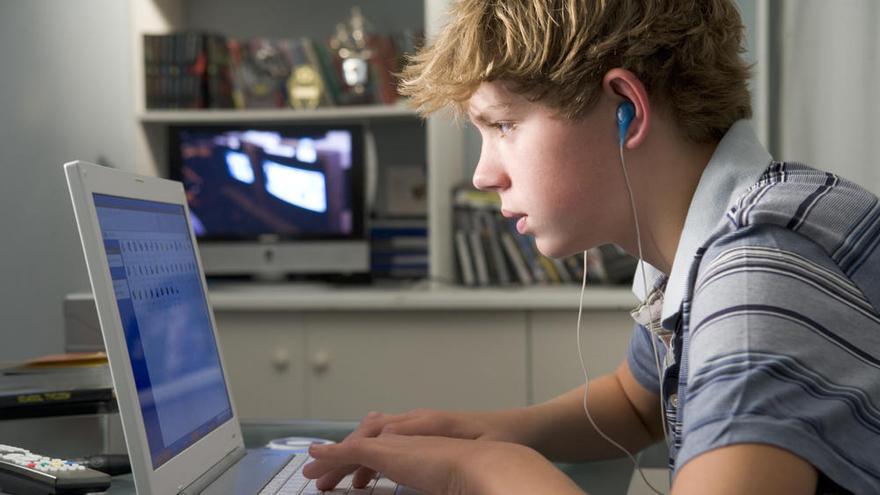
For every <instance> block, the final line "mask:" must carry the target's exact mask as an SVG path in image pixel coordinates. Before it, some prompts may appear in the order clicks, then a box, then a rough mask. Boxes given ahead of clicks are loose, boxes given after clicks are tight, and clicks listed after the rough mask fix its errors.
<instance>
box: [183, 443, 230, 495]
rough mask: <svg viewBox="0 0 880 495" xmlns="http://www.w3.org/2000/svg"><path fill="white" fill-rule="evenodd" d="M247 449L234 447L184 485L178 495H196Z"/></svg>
mask: <svg viewBox="0 0 880 495" xmlns="http://www.w3.org/2000/svg"><path fill="white" fill-rule="evenodd" d="M246 453H247V451H246V450H245V449H244V447H240V446H239V447H235V448H234V449H232V450H231V451H230V452H229V453H228V454H226V455H225V456H223V458H222V459H220V461H219V462H217V464H214V465H213V466H211V467H210V468H208V470H207V471H205V473H204V474H203V475H201V476H199V477H198V478H196V479H195V481H193V482H192V483H190V484H189V485H187V486H186V487H184V488H183V489H182V490H180V491H179V492H178V495H196V494H198V493H201V492H202V490H204V489H205V488H207V487H208V485H210V484H211V483H213V482H214V480H216V479H217V478H219V477H220V476H221V475H222V474H223V473H225V472H226V471H227V470H228V469H229V468H230V467H232V465H233V464H235V463H236V462H238V461H239V460H241V458H242V457H244V456H245V454H246Z"/></svg>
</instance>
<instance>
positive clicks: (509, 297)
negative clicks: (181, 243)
mask: <svg viewBox="0 0 880 495" xmlns="http://www.w3.org/2000/svg"><path fill="white" fill-rule="evenodd" d="M209 291H210V296H209V297H210V300H211V305H212V306H213V308H214V310H215V311H339V310H341V311H424V310H452V311H487V310H488V311H493V310H513V311H528V310H571V311H574V312H576V311H577V307H578V299H579V297H580V286H574V285H572V286H567V287H515V288H481V289H469V288H462V287H434V288H431V287H428V286H424V285H422V286H416V287H414V288H393V289H392V288H339V287H331V286H322V285H306V284H275V285H272V284H262V285H260V284H226V285H220V284H214V285H211V286H210V287H209ZM635 305H636V298H635V296H634V295H633V294H632V292H631V291H630V288H629V287H593V288H587V291H586V294H585V295H584V309H585V310H621V311H627V312H628V311H629V310H630V309H632V308H633V307H635Z"/></svg>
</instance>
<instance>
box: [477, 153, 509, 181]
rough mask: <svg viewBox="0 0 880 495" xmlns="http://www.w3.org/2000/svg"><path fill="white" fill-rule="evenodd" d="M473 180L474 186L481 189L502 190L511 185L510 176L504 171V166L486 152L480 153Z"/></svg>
mask: <svg viewBox="0 0 880 495" xmlns="http://www.w3.org/2000/svg"><path fill="white" fill-rule="evenodd" d="M473 182H474V187H476V188H477V189H480V190H481V191H502V190H504V189H506V188H508V187H509V186H510V178H509V177H507V174H506V173H505V172H504V167H502V166H501V164H500V163H499V162H498V161H497V160H495V159H493V158H492V157H491V156H487V154H486V153H485V152H483V153H481V154H480V161H479V162H477V168H476V170H474V177H473Z"/></svg>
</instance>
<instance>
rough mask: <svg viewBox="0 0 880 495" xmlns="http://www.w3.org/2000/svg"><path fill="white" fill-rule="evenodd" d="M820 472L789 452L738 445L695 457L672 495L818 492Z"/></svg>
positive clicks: (809, 494)
mask: <svg viewBox="0 0 880 495" xmlns="http://www.w3.org/2000/svg"><path fill="white" fill-rule="evenodd" d="M817 477H818V475H817V473H816V469H815V468H814V467H813V466H812V465H811V464H810V463H808V462H807V461H805V460H804V459H802V458H800V457H798V456H796V455H794V454H792V453H791V452H788V451H787V450H783V449H780V448H778V447H773V446H771V445H761V444H754V443H751V444H738V445H731V446H729V447H722V448H720V449H716V450H711V451H709V452H706V453H705V454H701V455H698V456H697V457H694V458H693V459H692V460H691V461H689V462H688V463H687V464H685V465H684V466H683V467H682V468H681V470H680V471H679V472H678V474H677V475H676V477H675V483H674V484H673V486H672V495H696V494H700V495H702V494H711V493H729V494H731V495H736V494H740V493H741V494H751V493H786V494H791V495H800V494H803V495H812V494H813V493H815V492H816V483H817Z"/></svg>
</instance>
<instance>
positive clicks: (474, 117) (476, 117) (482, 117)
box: [467, 103, 513, 122]
mask: <svg viewBox="0 0 880 495" xmlns="http://www.w3.org/2000/svg"><path fill="white" fill-rule="evenodd" d="M512 107H513V104H511V103H495V104H492V105H489V106H487V107H486V108H484V109H482V110H480V111H479V112H476V113H474V112H473V111H472V110H470V109H468V112H467V114H468V117H470V119H471V121H472V122H489V121H490V120H491V119H489V118H488V117H487V116H486V114H487V113H489V112H491V111H493V110H509V109H510V108H512Z"/></svg>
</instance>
